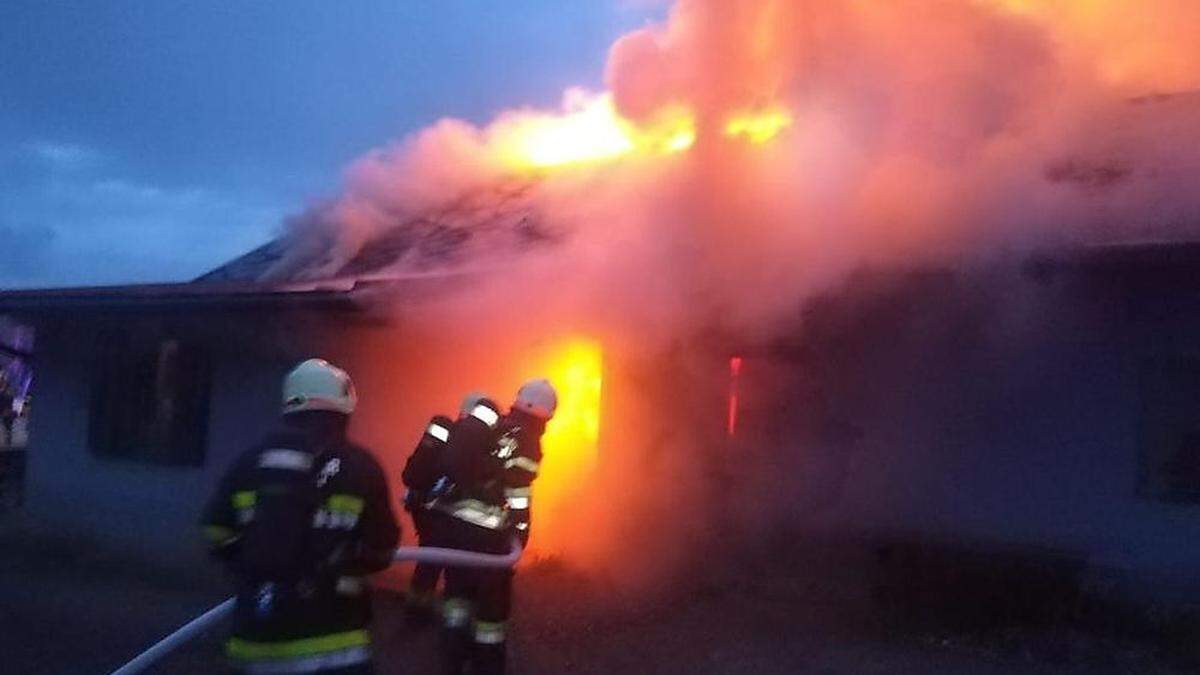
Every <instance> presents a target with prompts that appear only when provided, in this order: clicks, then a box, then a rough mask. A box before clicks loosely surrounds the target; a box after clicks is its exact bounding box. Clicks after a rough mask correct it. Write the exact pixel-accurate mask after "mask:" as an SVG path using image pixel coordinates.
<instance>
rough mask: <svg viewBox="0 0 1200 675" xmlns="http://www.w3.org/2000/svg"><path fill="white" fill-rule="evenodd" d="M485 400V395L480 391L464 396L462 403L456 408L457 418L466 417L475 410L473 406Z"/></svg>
mask: <svg viewBox="0 0 1200 675" xmlns="http://www.w3.org/2000/svg"><path fill="white" fill-rule="evenodd" d="M485 398H487V394H485V393H483V392H482V391H473V392H471V393H469V394H467V395H466V396H464V397H463V399H462V403H460V404H459V406H458V416H459V418H460V419H461V418H463V417H466V416H467V415H470V414H471V411H472V410H474V409H475V406H476V405H478V404H479V402H480V401H482V400H483V399H485Z"/></svg>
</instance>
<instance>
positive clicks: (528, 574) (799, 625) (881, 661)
mask: <svg viewBox="0 0 1200 675" xmlns="http://www.w3.org/2000/svg"><path fill="white" fill-rule="evenodd" d="M0 544H2V546H0V551H2V553H0V597H3V598H4V602H3V603H2V604H0V640H2V645H0V646H2V653H3V660H4V664H5V668H4V672H6V673H105V672H110V671H111V670H113V669H114V668H116V667H117V666H119V665H121V664H122V663H123V662H124V661H125V660H127V659H129V658H131V657H132V656H134V655H135V654H137V653H138V652H139V651H140V650H142V649H144V648H145V647H147V646H149V645H150V644H152V643H153V642H154V641H155V640H156V639H157V638H159V637H161V636H163V635H164V634H166V633H168V632H170V630H172V629H173V628H174V627H177V626H179V625H181V624H182V623H184V622H186V621H187V620H188V619H189V618H190V617H192V616H195V615H197V614H199V613H200V612H202V611H203V610H204V609H206V608H207V607H209V606H211V605H213V604H215V603H216V602H218V601H220V599H221V589H220V584H219V582H218V580H216V578H215V577H214V576H213V575H211V574H208V573H201V572H197V574H196V575H194V576H191V575H181V574H179V573H178V572H166V571H156V570H155V569H154V568H153V567H150V566H135V565H130V564H129V563H128V562H127V561H121V560H119V559H116V558H109V557H105V556H103V555H99V554H96V553H94V552H88V553H83V552H80V551H78V550H75V549H74V548H73V547H72V546H71V544H70V543H63V542H58V543H46V542H42V541H36V540H31V539H30V538H29V537H28V536H27V534H26V533H21V532H14V531H12V529H11V528H10V529H7V530H3V531H0ZM855 574H856V573H855V571H854V567H853V566H852V565H847V566H844V569H841V570H840V574H832V575H831V574H829V573H828V572H827V571H823V572H821V573H820V574H816V573H814V570H813V569H812V568H811V567H806V566H805V565H801V564H798V563H797V561H796V560H775V561H773V562H763V561H755V560H753V559H744V560H738V561H727V564H726V565H723V566H721V567H720V568H719V569H718V568H716V567H714V565H713V564H712V561H711V560H706V561H705V564H704V566H702V567H701V566H697V567H696V568H694V569H691V570H687V571H686V572H685V573H683V574H681V575H680V576H679V577H677V578H676V579H675V580H674V581H671V582H670V583H663V581H662V580H661V579H660V580H659V583H658V584H657V585H654V586H643V587H641V588H633V587H627V586H626V585H625V584H615V583H612V582H611V581H609V582H602V581H599V580H597V579H595V578H592V577H589V576H585V575H582V574H580V573H578V572H573V571H572V570H571V569H570V568H569V567H567V566H565V565H562V564H558V563H556V562H554V561H549V562H541V563H539V564H535V565H533V566H531V567H528V568H526V569H524V570H522V571H521V573H520V575H519V587H518V601H517V603H516V605H517V608H516V618H515V621H514V626H513V632H514V635H513V638H512V647H511V655H512V660H513V665H514V667H513V668H512V672H514V673H518V674H519V673H526V674H532V673H573V674H581V675H583V674H590V673H597V674H599V673H606V674H608V673H614V672H616V673H698V672H702V673H716V674H720V673H755V674H756V675H772V674H774V673H780V674H782V673H814V674H820V675H837V674H842V673H845V674H851V673H853V674H862V673H897V674H903V673H913V674H917V673H947V674H959V673H961V674H968V673H969V674H981V675H987V674H991V673H1029V674H1038V673H1081V674H1082V673H1151V674H1153V673H1163V674H1167V673H1176V672H1186V671H1185V670H1184V669H1183V668H1182V667H1181V666H1178V665H1172V663H1171V662H1170V661H1169V660H1168V659H1166V658H1164V657H1163V656H1161V655H1160V653H1159V651H1158V650H1157V649H1156V648H1154V647H1152V646H1150V645H1147V644H1143V643H1138V642H1119V643H1118V642H1114V641H1113V640H1106V639H1100V638H1096V637H1094V636H1089V635H1086V634H1082V633H1077V632H1072V631H1069V630H1066V629H1061V630H1055V631H1050V630H1045V629H1040V630H1036V631H1034V630H1024V631H1023V630H1020V629H1016V630H1014V631H1011V632H1009V633H1006V634H1002V635H1001V634H996V635H982V636H981V635H978V634H976V635H972V636H966V635H964V634H962V633H961V632H957V631H953V630H944V629H942V630H926V629H916V628H913V627H911V626H905V625H903V621H899V622H897V621H896V620H895V618H894V617H888V618H886V619H885V618H883V617H882V615H881V612H879V611H878V610H877V609H874V608H873V606H872V604H871V602H870V600H869V597H868V595H867V594H866V593H865V592H860V591H861V590H862V589H864V588H865V586H864V585H863V584H855V583H847V582H853V580H854V578H855ZM377 609H378V622H377V626H376V631H375V632H376V640H377V644H378V645H379V648H380V649H379V651H380V667H379V670H380V672H382V673H396V674H400V673H432V672H436V669H435V667H434V666H435V636H434V634H433V632H432V631H414V630H412V629H411V628H409V627H408V626H406V625H405V623H404V622H403V620H402V618H401V611H400V602H399V598H398V596H396V595H394V594H392V593H387V592H384V593H381V594H380V595H379V597H378V602H377ZM218 650H219V636H217V635H210V636H207V637H205V638H203V639H201V640H200V641H198V642H197V643H195V644H193V645H191V646H189V647H188V648H187V649H185V650H184V651H182V652H181V653H179V654H177V655H175V656H173V657H171V658H170V659H169V660H167V661H165V662H164V663H163V664H162V665H161V667H159V668H157V669H156V670H155V671H153V672H159V673H180V674H184V675H187V674H190V673H197V674H199V673H211V672H217V671H215V668H214V663H218V662H219V652H218Z"/></svg>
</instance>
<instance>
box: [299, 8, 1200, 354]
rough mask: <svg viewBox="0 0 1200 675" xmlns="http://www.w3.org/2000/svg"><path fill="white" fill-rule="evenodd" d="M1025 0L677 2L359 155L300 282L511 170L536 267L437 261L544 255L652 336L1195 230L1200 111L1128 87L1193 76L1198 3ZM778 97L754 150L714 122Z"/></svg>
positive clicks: (1164, 85)
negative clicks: (1048, 1) (1063, 251)
mask: <svg viewBox="0 0 1200 675" xmlns="http://www.w3.org/2000/svg"><path fill="white" fill-rule="evenodd" d="M1044 4H1045V3H1033V2H1025V1H1023V0H1003V1H1002V0H959V1H946V0H942V1H935V0H900V1H898V2H889V3H865V2H852V1H844V2H783V1H774V0H758V1H754V2H738V3H728V2H719V1H716V0H682V1H681V2H679V3H677V4H676V5H675V6H674V7H673V10H672V12H671V14H670V18H669V20H668V21H667V23H666V24H665V25H661V26H652V27H648V28H644V29H641V30H637V31H635V32H632V33H630V34H628V35H625V36H623V37H622V38H620V39H619V40H618V41H617V42H616V43H615V44H614V45H613V46H612V48H611V53H610V56H609V62H608V67H607V72H606V80H607V84H608V87H609V90H610V92H609V93H608V94H588V93H587V92H582V91H579V90H571V91H568V92H567V94H566V95H565V97H564V103H563V107H562V109H561V110H559V111H550V112H546V111H535V110H528V109H519V110H514V111H510V112H507V113H504V114H501V115H500V116H499V117H498V118H497V119H496V120H495V121H493V122H492V123H491V124H490V125H488V126H486V127H484V128H477V127H474V126H472V125H469V124H466V123H463V122H459V121H455V120H443V121H442V122H439V123H438V124H436V125H434V126H432V127H430V128H428V129H425V130H423V131H420V132H418V133H416V134H414V135H413V136H411V137H409V138H406V139H404V140H402V141H400V142H398V143H396V144H394V145H391V146H389V147H386V148H384V149H381V150H378V151H374V152H372V153H369V154H368V155H367V156H365V157H363V158H362V159H360V160H359V161H358V162H356V163H355V165H354V166H352V167H351V169H350V170H349V172H348V176H347V187H346V190H345V192H344V194H342V195H341V196H340V197H338V198H337V199H335V200H333V201H332V202H331V203H328V204H324V205H322V206H321V207H319V208H316V209H313V210H311V211H310V212H308V213H305V214H302V215H301V216H299V217H297V218H295V219H294V221H293V222H294V224H295V227H296V229H297V230H299V231H302V232H305V233H306V234H307V236H306V237H304V239H307V240H308V241H316V242H318V243H317V244H314V245H313V246H311V248H312V249H319V250H320V251H322V253H323V255H324V256H325V258H324V263H323V264H317V265H310V270H309V273H310V274H313V275H317V276H319V275H327V274H330V273H332V272H335V271H336V270H338V269H339V268H340V266H341V265H344V264H345V262H346V261H347V260H349V259H350V258H352V257H353V256H354V255H355V254H357V253H358V252H359V251H361V250H362V248H363V247H364V246H365V245H367V244H368V243H369V242H370V241H372V240H373V239H377V238H379V237H381V236H384V235H386V234H388V233H389V232H394V231H395V230H397V229H399V228H403V227H408V228H410V229H419V228H420V227H421V225H422V223H423V222H424V221H422V218H423V217H425V216H427V215H428V214H430V213H431V212H437V210H438V209H442V208H445V207H446V206H447V205H448V204H453V203H454V202H455V201H456V200H461V199H463V197H464V195H472V194H477V193H479V192H481V191H483V192H485V193H486V191H488V190H492V189H495V186H498V185H505V184H511V183H512V182H513V181H518V182H522V184H528V185H529V186H530V187H529V192H528V194H527V195H524V196H523V197H522V198H523V199H524V200H525V202H524V206H525V207H526V208H527V209H528V210H529V213H531V214H534V216H533V217H534V218H535V219H536V222H537V223H539V224H540V226H541V227H542V229H543V230H544V232H539V235H543V236H544V238H551V239H553V240H554V241H555V244H556V246H555V247H554V252H553V254H552V263H546V261H540V262H539V261H538V260H536V259H534V258H533V257H532V256H527V257H526V258H525V259H523V260H521V261H520V262H515V261H514V258H515V257H516V256H519V255H521V254H523V253H527V249H528V248H536V247H528V246H525V244H528V243H529V241H528V240H529V237H522V236H516V235H514V234H513V233H512V232H510V231H506V232H500V233H497V232H491V233H486V234H485V233H483V232H467V233H466V234H465V235H464V237H465V238H470V237H471V236H472V235H474V237H475V239H477V240H480V241H477V242H476V245H474V246H472V247H470V248H469V249H468V251H469V252H468V253H461V252H460V253H458V254H457V255H455V256H453V260H452V263H453V265H455V266H458V267H465V268H470V267H472V266H474V267H476V268H478V267H480V266H482V265H484V264H485V263H498V264H506V265H511V267H512V268H513V269H512V273H511V274H510V275H509V276H510V282H511V283H518V282H517V280H515V279H514V278H513V277H519V276H521V275H522V274H523V273H524V271H526V270H536V269H542V270H543V271H542V272H541V273H538V272H531V273H530V274H529V276H530V277H531V278H532V279H534V280H541V279H542V277H541V276H540V274H550V275H551V276H554V273H553V272H547V271H545V269H544V267H543V265H544V264H557V266H558V269H559V270H560V272H561V270H563V269H569V270H570V274H569V279H568V280H567V281H566V282H565V283H560V284H558V286H559V289H558V290H559V291H560V292H558V293H557V296H558V298H559V299H561V302H562V304H568V305H571V306H578V305H579V304H580V303H584V304H587V305H590V306H591V307H592V309H593V310H594V311H601V312H602V313H604V314H610V315H613V314H615V315H619V316H608V317H606V318H605V322H606V323H611V322H612V321H620V322H622V323H626V324H629V325H631V326H639V327H641V330H642V332H644V333H649V334H652V335H655V336H658V337H664V336H665V337H669V336H673V335H677V334H678V333H679V330H678V329H679V327H680V326H681V325H684V326H690V327H695V326H710V325H712V324H713V323H714V322H716V323H719V324H722V325H723V326H725V327H728V328H730V329H732V330H735V331H740V332H745V331H750V332H751V333H755V334H761V333H764V332H766V333H769V331H770V330H771V327H772V326H773V325H774V324H775V323H776V321H777V320H778V319H779V318H780V317H781V316H787V315H788V313H789V312H792V311H794V309H795V307H796V304H797V300H798V298H800V297H803V296H805V295H807V294H809V293H811V292H813V291H814V290H819V289H821V288H824V287H827V286H829V285H830V284H832V283H836V281H837V280H838V279H840V278H843V277H844V275H845V274H846V273H847V272H849V271H850V270H853V269H856V268H858V267H859V266H861V265H863V264H867V263H871V264H874V263H883V264H897V263H902V264H910V263H912V262H921V261H928V260H946V259H950V260H955V259H961V258H963V257H964V256H976V255H991V254H994V253H996V252H998V251H1011V250H1027V249H1029V248H1032V247H1036V246H1045V245H1055V244H1061V243H1068V242H1081V241H1092V240H1100V239H1104V240H1112V239H1119V238H1123V237H1145V236H1181V235H1185V234H1188V233H1189V230H1190V228H1191V227H1192V226H1193V225H1195V224H1196V223H1197V222H1200V219H1197V218H1196V216H1197V214H1200V200H1197V198H1196V197H1194V196H1192V195H1191V194H1189V193H1190V192H1194V191H1189V190H1185V189H1179V188H1181V187H1183V185H1184V184H1185V183H1186V181H1187V180H1188V178H1187V177H1188V176H1189V172H1190V171H1191V170H1193V169H1195V168H1196V166H1197V162H1198V161H1200V160H1198V156H1200V151H1196V150H1193V149H1192V148H1193V147H1195V144H1194V143H1190V142H1189V141H1193V140H1194V139H1195V138H1196V137H1197V132H1198V131H1200V120H1198V119H1197V115H1198V114H1200V113H1198V111H1200V103H1198V102H1197V101H1196V100H1195V99H1192V98H1190V97H1186V96H1184V97H1180V98H1178V99H1176V100H1168V101H1155V100H1147V101H1144V102H1143V103H1141V104H1136V103H1131V102H1130V99H1131V98H1132V97H1134V96H1139V95H1147V94H1156V93H1162V92H1175V91H1181V90H1187V89H1190V88H1194V87H1198V86H1200V65H1198V64H1197V63H1196V62H1195V59H1194V58H1193V56H1194V45H1195V44H1197V43H1198V40H1200V28H1198V27H1200V8H1197V7H1196V6H1195V5H1194V3H1188V2H1184V1H1183V0H1179V1H1172V0H1157V1H1155V2H1147V3H1139V5H1138V7H1137V8H1136V9H1132V8H1130V6H1129V5H1128V3H1124V2H1116V1H1112V2H1095V1H1091V0H1089V1H1087V2H1083V1H1080V2H1066V3H1054V4H1053V8H1052V9H1048V8H1046V7H1045V6H1043V5H1044ZM772 111H774V112H776V113H778V114H782V115H785V117H783V118H782V120H783V121H781V122H780V124H779V125H778V127H779V128H777V129H774V130H773V133H772V129H770V127H768V128H767V130H766V131H765V132H764V133H763V136H764V138H762V139H761V140H760V142H757V143H756V142H754V140H752V139H751V138H750V134H743V135H737V134H734V133H731V128H732V127H731V124H732V120H735V119H737V118H738V117H739V116H741V117H743V118H747V117H748V118H750V119H752V120H753V119H755V118H756V116H757V117H759V118H761V117H763V116H766V115H768V114H770V113H771V112H772ZM671 147H673V149H674V151H665V150H664V148H671ZM519 222H526V221H519ZM425 224H428V223H427V222H426V223H425ZM486 225H487V223H483V222H481V223H479V227H478V229H479V230H483V229H486V228H485V226H486ZM497 237H500V238H502V239H503V241H500V242H497V241H496V238H497ZM536 238H537V237H535V239H536ZM480 242H482V243H480ZM304 249H305V247H303V246H298V247H297V250H304ZM564 263H565V264H564ZM430 265H433V266H436V263H431V262H430V261H429V260H428V259H423V258H420V257H418V258H415V259H414V258H413V257H411V256H410V257H407V258H405V259H403V260H401V261H398V263H397V264H396V265H395V266H394V267H393V271H401V270H402V269H403V268H405V267H406V266H407V267H421V266H426V267H428V266H430ZM397 267H398V268H400V270H397V269H396V268H397ZM560 276H561V274H560ZM550 304H557V303H555V302H554V301H553V300H552V301H551V302H550Z"/></svg>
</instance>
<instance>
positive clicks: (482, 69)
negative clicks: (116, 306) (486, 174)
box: [0, 0, 664, 287]
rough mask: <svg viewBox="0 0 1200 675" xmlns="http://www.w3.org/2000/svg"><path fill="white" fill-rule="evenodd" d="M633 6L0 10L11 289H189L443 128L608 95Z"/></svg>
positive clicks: (54, 6)
mask: <svg viewBox="0 0 1200 675" xmlns="http://www.w3.org/2000/svg"><path fill="white" fill-rule="evenodd" d="M663 12H664V9H663V6H662V3H656V2H646V1H645V0H640V1H635V2H631V1H630V0H438V1H437V2H425V1H420V0H408V1H404V0H342V1H338V2H332V1H329V0H272V1H265V0H256V1H253V2H251V1H241V0H224V1H217V0H196V1H192V2H181V1H173V0H162V1H155V2H148V1H146V0H99V1H92V0H86V1H83V0H75V1H66V0H54V1H53V2H47V1H46V0H4V2H0V287H16V286H26V287H28V286H46V285H73V284H99V283H132V282H142V281H171V280H185V279H188V278H191V277H193V276H195V275H197V274H199V273H201V272H203V271H205V270H207V269H209V268H211V267H214V266H216V265H218V264H220V263H221V262H223V261H224V260H226V259H228V258H230V257H233V256H235V255H238V254H240V253H242V252H244V251H245V250H248V249H250V248H252V247H253V246H256V245H258V244H259V243H261V242H264V241H266V240H267V239H268V238H269V237H271V236H272V235H273V234H274V233H276V232H278V228H279V223H280V220H281V218H282V217H283V216H284V215H286V214H287V213H290V212H293V211H296V210H298V209H299V208H302V207H303V206H304V204H305V203H307V202H308V201H309V200H310V199H312V198H314V197H319V196H322V195H328V194H330V193H332V192H334V191H335V190H336V189H337V186H338V182H339V179H340V173H341V170H342V169H343V168H344V167H345V165H346V164H347V163H348V162H349V161H350V160H352V159H353V158H354V157H355V156H357V155H359V154H361V153H362V152H364V151H366V150H368V149H370V148H371V147H374V146H377V145H380V144H382V143H384V142H386V141H388V140H390V139H393V138H397V137H399V136H402V135H403V134H405V133H407V132H409V131H412V130H414V129H416V128H418V127H420V126H422V125H424V124H427V123H429V122H431V121H433V120H434V119H436V118H438V117H442V116H455V117H461V118H464V119H468V120H471V121H475V122H483V121H486V120H487V119H488V118H490V117H491V115H492V114H493V113H495V112H497V111H499V110H501V109H504V108H508V107H513V106H519V105H526V104H530V105H539V106H552V105H554V104H555V103H556V102H557V101H558V99H559V96H560V94H561V92H562V90H563V89H564V88H565V87H567V86H571V85H577V84H578V85H584V86H590V87H593V88H597V87H599V86H600V85H601V79H602V74H603V65H604V59H605V55H606V52H607V48H608V46H609V44H610V43H611V42H612V40H613V39H614V38H616V37H617V36H618V35H620V34H621V33H622V32H624V31H625V30H628V29H630V28H633V27H636V26H640V25H642V24H644V23H646V22H647V21H648V20H652V19H657V18H660V17H661V15H662V14H663Z"/></svg>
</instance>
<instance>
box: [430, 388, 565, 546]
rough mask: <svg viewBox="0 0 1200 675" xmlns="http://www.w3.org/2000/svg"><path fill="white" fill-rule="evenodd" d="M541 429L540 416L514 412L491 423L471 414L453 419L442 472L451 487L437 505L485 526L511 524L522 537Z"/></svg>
mask: <svg viewBox="0 0 1200 675" xmlns="http://www.w3.org/2000/svg"><path fill="white" fill-rule="evenodd" d="M545 428H546V423H545V421H544V420H540V419H538V418H536V417H533V416H531V415H528V414H526V413H522V412H520V411H514V412H512V413H510V414H509V415H507V416H505V417H504V418H502V419H500V420H499V421H498V422H496V423H495V425H494V426H493V425H489V424H487V423H485V422H483V421H482V420H478V419H474V418H472V417H466V418H463V419H462V420H459V422H457V423H456V424H455V426H454V427H453V428H452V429H451V432H450V443H449V445H448V446H447V449H446V459H447V461H446V464H445V470H446V476H447V479H448V481H449V482H450V483H451V484H452V485H453V486H454V487H453V489H452V490H451V491H450V492H449V493H448V494H447V496H446V498H444V499H439V500H438V502H437V508H438V509H439V510H441V511H443V512H445V513H448V514H449V515H451V516H454V517H455V518H458V519H460V520H464V521H466V522H469V523H471V524H473V525H478V526H480V527H485V528H487V529H490V530H502V529H507V528H512V529H514V530H515V531H516V533H517V534H518V536H520V537H521V539H522V541H523V542H524V541H525V540H527V539H528V536H529V526H530V507H531V505H532V501H531V499H532V495H531V486H532V485H533V481H534V479H536V478H537V474H538V468H539V463H540V462H541V459H542V449H541V437H542V434H543V433H544V432H545Z"/></svg>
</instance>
